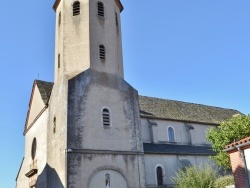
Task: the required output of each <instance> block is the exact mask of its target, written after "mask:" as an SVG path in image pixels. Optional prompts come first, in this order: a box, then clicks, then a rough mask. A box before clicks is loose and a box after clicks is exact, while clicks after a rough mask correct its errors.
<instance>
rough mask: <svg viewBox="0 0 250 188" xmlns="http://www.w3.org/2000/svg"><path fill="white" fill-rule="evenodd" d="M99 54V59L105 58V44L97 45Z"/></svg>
mask: <svg viewBox="0 0 250 188" xmlns="http://www.w3.org/2000/svg"><path fill="white" fill-rule="evenodd" d="M99 56H100V59H101V60H105V59H106V51H105V46H104V45H100V46H99Z"/></svg>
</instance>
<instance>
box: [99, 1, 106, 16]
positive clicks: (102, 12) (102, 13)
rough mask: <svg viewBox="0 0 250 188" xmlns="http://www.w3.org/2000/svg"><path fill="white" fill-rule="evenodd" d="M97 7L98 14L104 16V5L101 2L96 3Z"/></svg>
mask: <svg viewBox="0 0 250 188" xmlns="http://www.w3.org/2000/svg"><path fill="white" fill-rule="evenodd" d="M97 8H98V16H101V17H104V16H105V12H104V5H103V3H102V2H98V3H97Z"/></svg>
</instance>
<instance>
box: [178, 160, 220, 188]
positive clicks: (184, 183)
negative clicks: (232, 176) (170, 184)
mask: <svg viewBox="0 0 250 188" xmlns="http://www.w3.org/2000/svg"><path fill="white" fill-rule="evenodd" d="M216 178H217V172H216V171H214V170H213V169H212V168H211V167H210V166H209V165H208V164H206V165H205V166H204V167H203V166H199V167H195V166H191V167H187V168H186V169H185V170H179V171H178V172H177V173H176V176H175V177H174V178H173V181H174V183H175V184H176V187H177V188H214V182H215V180H216Z"/></svg>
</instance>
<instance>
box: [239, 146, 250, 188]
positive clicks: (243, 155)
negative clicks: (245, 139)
mask: <svg viewBox="0 0 250 188" xmlns="http://www.w3.org/2000/svg"><path fill="white" fill-rule="evenodd" d="M236 148H237V149H238V151H239V152H240V155H241V158H242V161H243V164H244V170H245V176H246V183H247V187H248V188H250V186H249V185H250V184H249V179H248V171H247V163H246V157H245V154H244V151H243V150H242V149H241V148H240V146H236Z"/></svg>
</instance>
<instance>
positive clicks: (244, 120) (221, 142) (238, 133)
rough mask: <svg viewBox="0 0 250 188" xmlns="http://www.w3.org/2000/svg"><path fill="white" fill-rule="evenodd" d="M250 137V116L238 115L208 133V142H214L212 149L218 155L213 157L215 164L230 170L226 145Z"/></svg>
mask: <svg viewBox="0 0 250 188" xmlns="http://www.w3.org/2000/svg"><path fill="white" fill-rule="evenodd" d="M248 136H250V115H248V116H245V115H238V116H236V117H234V118H232V119H229V120H227V121H226V122H223V123H221V124H220V126H218V127H217V128H215V129H210V130H209V131H208V133H207V140H208V141H210V142H212V148H213V150H214V151H215V152H216V153H217V154H216V155H215V156H213V158H214V160H215V163H216V164H217V165H219V166H224V167H225V168H226V169H230V160H229V155H228V154H227V153H226V152H223V149H224V148H225V146H226V145H228V144H230V143H232V142H235V141H238V140H240V139H243V138H245V137H248Z"/></svg>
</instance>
